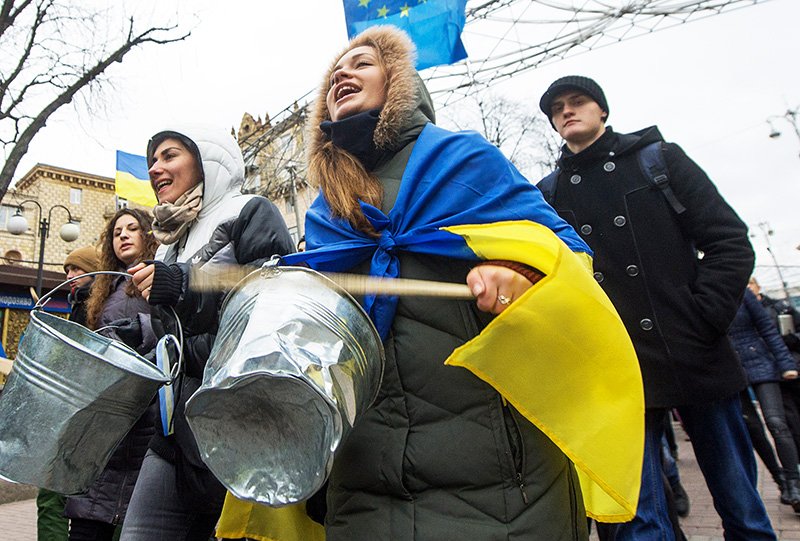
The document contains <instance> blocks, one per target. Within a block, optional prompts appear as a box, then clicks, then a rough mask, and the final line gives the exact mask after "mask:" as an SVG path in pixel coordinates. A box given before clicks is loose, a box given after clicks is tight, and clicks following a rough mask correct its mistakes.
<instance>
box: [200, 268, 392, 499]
mask: <svg viewBox="0 0 800 541" xmlns="http://www.w3.org/2000/svg"><path fill="white" fill-rule="evenodd" d="M384 360H385V357H384V351H383V345H382V343H381V340H380V337H379V336H378V333H377V331H376V330H375V327H374V326H373V325H372V322H371V321H370V320H369V317H368V316H367V314H366V313H365V312H364V310H363V309H362V308H361V306H360V305H359V304H358V303H357V302H356V301H355V300H354V299H353V298H352V297H351V296H350V295H349V294H348V293H347V292H346V291H344V290H343V289H342V288H340V287H339V286H337V285H336V284H334V283H333V282H332V281H330V280H329V279H327V278H325V277H324V276H323V275H321V274H319V273H317V272H315V271H312V270H309V269H306V268H300V267H277V266H273V267H269V266H267V267H264V268H263V269H262V270H259V271H256V272H253V273H252V274H250V275H249V276H248V277H247V278H245V279H244V280H242V282H240V283H239V285H237V286H236V287H235V288H234V289H233V290H232V291H231V292H230V294H229V295H228V297H227V299H226V301H225V303H224V305H223V309H222V315H221V318H220V324H219V332H218V334H217V338H216V341H215V342H214V347H213V350H212V352H211V355H210V360H209V362H208V364H207V365H206V370H205V373H204V376H203V384H202V386H201V387H200V389H199V390H198V391H197V392H196V393H195V394H194V395H193V396H192V398H191V399H189V401H188V403H187V406H186V418H187V420H188V422H189V426H190V427H191V429H192V432H193V433H194V435H195V439H196V440H197V444H198V447H199V449H200V454H201V456H202V458H203V461H204V462H205V463H206V465H207V466H208V467H209V468H210V469H211V471H212V472H213V473H214V475H215V476H216V477H217V479H219V480H220V481H221V482H222V484H224V485H225V486H226V487H227V488H228V490H230V491H231V492H232V493H233V494H234V495H235V496H236V497H238V498H241V499H245V500H249V501H254V502H259V503H263V504H267V505H271V506H281V505H287V504H291V503H295V502H298V501H302V500H304V499H306V498H308V497H310V496H311V495H313V494H314V492H316V491H317V490H318V489H319V488H320V487H321V486H322V485H323V484H324V482H325V480H326V479H327V476H328V473H329V472H330V469H331V465H332V463H333V459H334V455H335V452H336V449H337V448H338V447H339V445H341V442H342V441H343V440H344V438H346V437H347V435H348V433H349V432H350V430H351V428H352V427H353V425H354V423H355V422H356V420H357V419H358V417H359V415H360V414H362V413H363V412H364V411H365V410H366V409H367V408H368V407H369V406H370V405H371V403H372V401H373V400H374V398H375V396H376V394H377V392H378V389H379V387H380V384H381V378H382V375H383V365H384Z"/></svg>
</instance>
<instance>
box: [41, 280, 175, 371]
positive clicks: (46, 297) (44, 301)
mask: <svg viewBox="0 0 800 541" xmlns="http://www.w3.org/2000/svg"><path fill="white" fill-rule="evenodd" d="M101 274H108V275H112V276H122V277H123V278H127V279H131V278H133V275H132V274H129V273H127V272H122V271H93V272H86V273H84V274H79V275H78V276H73V277H72V278H68V279H66V280H64V281H63V282H61V283H60V284H58V285H57V286H56V287H54V288H53V289H51V290H50V291H48V292H47V293H45V294H44V295H42V296H41V297H40V298H39V300H37V301H36V304H35V305H34V306H33V310H41V309H43V308H44V305H45V304H47V301H49V300H50V297H52V296H53V295H54V294H55V292H56V291H58V290H59V289H61V288H62V287H64V286H65V285H67V284H69V283H72V282H74V281H75V280H80V279H81V278H86V277H88V276H98V275H101ZM168 308H169V309H170V311H171V312H172V317H174V318H175V324H176V325H177V327H178V336H177V337H176V336H174V335H166V336H170V337H172V339H173V340H175V342H176V343H177V345H178V362H177V364H175V365H174V366H172V367H171V370H170V373H169V374H168V375H169V377H170V381H169V383H167V384H166V385H172V384H173V383H175V380H176V379H177V378H178V375H180V373H181V370H182V369H183V325H181V320H180V318H179V317H178V314H177V313H176V312H175V309H174V308H173V307H172V306H168ZM123 345H124V346H125V347H128V346H127V345H126V344H123Z"/></svg>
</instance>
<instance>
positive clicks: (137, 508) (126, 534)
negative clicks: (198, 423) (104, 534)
mask: <svg viewBox="0 0 800 541" xmlns="http://www.w3.org/2000/svg"><path fill="white" fill-rule="evenodd" d="M218 518H219V513H215V514H203V513H195V512H193V511H192V509H189V508H187V506H185V505H184V504H183V502H182V501H181V499H180V497H179V496H178V489H177V486H176V477H175V466H174V465H173V464H171V463H169V462H167V461H166V460H164V459H163V458H161V457H160V456H159V455H157V454H156V453H154V452H153V451H152V450H149V451H147V454H146V455H145V457H144V462H142V469H141V470H140V471H139V477H138V479H137V480H136V486H135V487H134V489H133V496H132V497H131V503H130V504H129V505H128V512H127V514H126V515H125V522H124V524H123V526H122V535H121V537H120V540H121V541H208V539H209V538H210V537H211V534H212V533H214V527H215V526H216V524H217V519H218Z"/></svg>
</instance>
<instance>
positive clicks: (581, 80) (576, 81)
mask: <svg viewBox="0 0 800 541" xmlns="http://www.w3.org/2000/svg"><path fill="white" fill-rule="evenodd" d="M567 90H578V91H580V92H583V93H584V94H586V95H587V96H589V97H590V98H592V99H593V100H594V101H595V102H597V105H599V106H600V109H602V110H603V111H605V112H606V118H608V102H607V101H606V95H605V94H603V89H602V88H600V85H599V84H597V83H596V82H594V80H593V79H590V78H588V77H584V76H582V75H567V76H566V77H561V78H560V79H556V80H555V81H553V84H551V85H550V87H549V88H548V89H547V91H545V93H544V94H542V99H540V100H539V109H541V110H542V112H543V113H544V114H545V115H547V118H548V119H549V120H550V124H551V125H553V113H552V112H551V108H552V106H553V100H554V99H556V98H557V97H558V96H559V94H562V93H564V92H566V91H567ZM553 127H554V128H555V126H554V125H553Z"/></svg>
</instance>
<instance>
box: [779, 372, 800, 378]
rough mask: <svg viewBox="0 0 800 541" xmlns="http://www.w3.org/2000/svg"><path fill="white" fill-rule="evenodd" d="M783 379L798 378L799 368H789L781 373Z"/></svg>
mask: <svg viewBox="0 0 800 541" xmlns="http://www.w3.org/2000/svg"><path fill="white" fill-rule="evenodd" d="M781 377H782V378H783V379H797V370H787V371H786V372H784V373H783V374H781Z"/></svg>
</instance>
